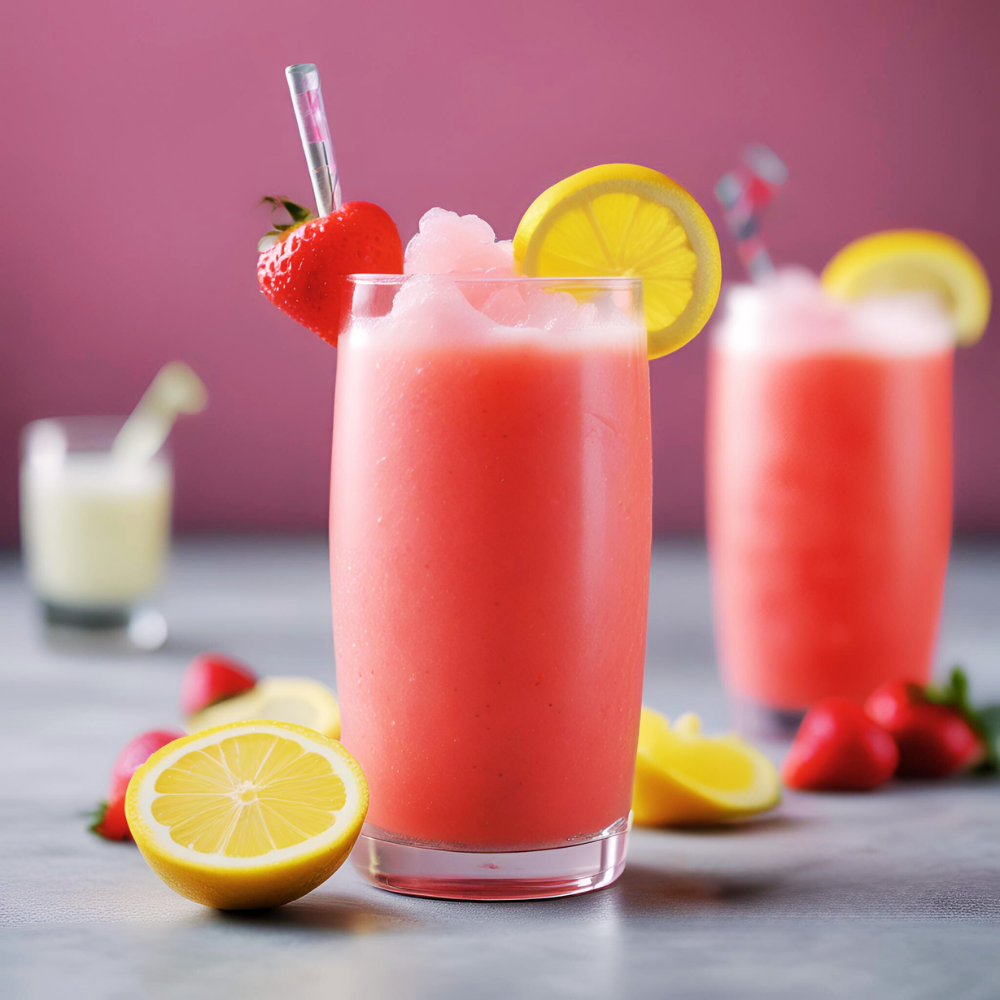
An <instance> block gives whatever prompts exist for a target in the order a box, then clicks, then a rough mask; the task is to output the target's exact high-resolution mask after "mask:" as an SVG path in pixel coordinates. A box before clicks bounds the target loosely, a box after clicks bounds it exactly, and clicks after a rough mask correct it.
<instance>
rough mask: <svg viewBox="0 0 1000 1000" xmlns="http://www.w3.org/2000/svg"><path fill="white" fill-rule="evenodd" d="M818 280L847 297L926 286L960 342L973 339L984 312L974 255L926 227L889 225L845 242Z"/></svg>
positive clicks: (986, 292) (986, 305) (984, 290)
mask: <svg viewBox="0 0 1000 1000" xmlns="http://www.w3.org/2000/svg"><path fill="white" fill-rule="evenodd" d="M822 282H823V287H824V288H825V289H826V290H827V291H828V292H829V293H830V294H831V295H833V296H834V297H836V298H839V299H845V300H847V301H855V300H858V299H866V298H870V297H872V296H877V295H894V294H899V293H901V292H915V291H916V292H932V293H934V294H935V295H937V296H938V298H939V299H940V300H941V303H942V304H943V306H944V307H945V309H946V310H947V312H948V314H949V315H950V316H951V317H952V320H953V321H954V324H955V332H956V337H957V340H958V342H959V343H960V344H963V345H966V346H967V345H969V344H974V343H975V342H976V341H977V340H979V338H980V337H981V336H982V335H983V331H984V330H985V329H986V323H987V321H988V320H989V318H990V299H991V296H990V283H989V279H988V278H987V277H986V271H985V270H983V265H982V264H981V263H980V262H979V259H978V258H977V257H976V255H975V254H974V253H973V252H972V251H971V250H970V249H969V248H968V247H967V246H966V245H965V244H964V243H961V242H959V241H958V240H956V239H954V238H953V237H951V236H945V234H944V233H935V232H931V231H930V230H927V229H892V230H888V231H886V232H882V233H874V234H872V235H871V236H864V237H862V238H861V239H859V240H855V241H854V242H853V243H848V245H847V246H846V247H844V249H843V250H841V251H840V252H839V253H838V254H837V255H836V256H835V257H834V258H833V260H831V261H830V263H829V264H827V265H826V267H825V268H824V269H823V275H822Z"/></svg>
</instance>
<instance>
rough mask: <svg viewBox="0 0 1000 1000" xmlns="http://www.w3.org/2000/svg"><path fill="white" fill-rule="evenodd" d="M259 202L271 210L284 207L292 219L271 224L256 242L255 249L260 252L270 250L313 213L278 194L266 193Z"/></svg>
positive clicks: (311, 216)
mask: <svg viewBox="0 0 1000 1000" xmlns="http://www.w3.org/2000/svg"><path fill="white" fill-rule="evenodd" d="M260 203H261V204H262V205H270V206H271V211H272V212H277V211H280V210H281V209H284V210H285V211H286V212H287V213H288V216H289V218H290V219H291V220H292V221H291V222H275V223H272V224H271V228H270V229H269V230H268V231H267V232H266V233H265V234H264V235H263V236H262V237H261V238H260V240H259V241H258V243H257V250H258V251H259V252H260V253H264V252H265V251H266V250H270V249H271V247H273V246H275V245H276V244H277V243H280V242H281V240H283V239H284V238H285V237H286V236H287V235H288V234H289V233H290V232H291V231H292V230H293V229H298V227H299V226H301V225H303V224H304V223H306V222H309V220H310V219H312V218H313V214H312V212H311V211H309V209H308V208H306V207H305V206H304V205H300V204H298V202H294V201H292V200H291V199H290V198H282V197H280V196H279V197H277V198H275V197H272V196H271V195H267V196H265V197H264V198H261V200H260Z"/></svg>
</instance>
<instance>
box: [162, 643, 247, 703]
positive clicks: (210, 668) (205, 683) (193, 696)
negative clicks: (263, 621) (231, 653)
mask: <svg viewBox="0 0 1000 1000" xmlns="http://www.w3.org/2000/svg"><path fill="white" fill-rule="evenodd" d="M256 683H257V675H256V674H255V673H254V672H253V671H252V670H251V669H250V668H249V667H248V666H245V665H244V664H242V663H240V662H239V661H238V660H233V659H231V658H230V657H228V656H223V655H222V654H221V653H200V654H199V655H198V656H196V657H195V658H194V659H193V660H192V661H191V662H190V663H189V664H188V666H187V669H186V670H185V671H184V676H183V678H181V711H182V712H183V713H184V714H185V715H194V713H195V712H200V711H201V710H202V709H203V708H208V706H209V705H214V704H215V703H216V702H218V701H222V700H223V699H224V698H232V697H233V695H237V694H242V693H243V692H244V691H249V690H250V688H252V687H253V686H254V685H255V684H256Z"/></svg>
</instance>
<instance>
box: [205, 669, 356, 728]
mask: <svg viewBox="0 0 1000 1000" xmlns="http://www.w3.org/2000/svg"><path fill="white" fill-rule="evenodd" d="M248 719H277V720H278V721H279V722H292V723H294V724H295V725H297V726H306V727H307V728H308V729H315V730H316V732H318V733H322V734H323V735H324V736H328V737H330V739H331V740H337V739H340V706H339V705H338V704H337V698H336V696H335V695H334V693H333V692H332V691H331V690H330V689H329V688H328V687H327V686H326V685H325V684H321V683H320V682H319V681H314V680H310V679H309V678H308V677H265V678H264V679H263V680H260V681H258V682H257V683H256V684H255V685H254V686H253V687H252V688H251V689H250V690H249V691H246V692H244V693H243V694H238V695H236V696H235V697H234V698H226V699H225V700H224V701H220V702H217V703H216V704H214V705H209V706H208V708H203V709H202V710H201V711H200V712H195V714H194V715H192V716H191V717H190V718H189V719H188V725H187V728H188V730H189V731H191V732H197V731H198V730H201V729H208V728H209V727H211V726H221V725H223V724H224V723H226V722H245V721H247V720H248Z"/></svg>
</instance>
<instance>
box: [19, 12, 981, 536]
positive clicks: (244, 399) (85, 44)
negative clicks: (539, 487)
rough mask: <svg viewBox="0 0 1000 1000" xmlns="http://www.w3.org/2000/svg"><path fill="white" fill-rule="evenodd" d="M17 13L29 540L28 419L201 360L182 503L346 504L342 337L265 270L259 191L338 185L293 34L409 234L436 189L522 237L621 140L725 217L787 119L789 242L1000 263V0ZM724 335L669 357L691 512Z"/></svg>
mask: <svg viewBox="0 0 1000 1000" xmlns="http://www.w3.org/2000/svg"><path fill="white" fill-rule="evenodd" d="M2 16H3V23H2V24H0V46H2V49H3V51H2V52H0V92H2V93H3V94H4V95H5V97H4V101H3V107H2V110H0V116H2V119H0V129H2V131H0V134H2V136H3V144H4V150H3V157H2V163H0V171H2V177H0V181H2V189H3V192H4V197H5V200H4V212H3V216H4V231H3V238H2V240H0V255H2V261H0V265H2V270H0V273H2V275H3V281H2V286H0V296H2V308H0V317H2V319H0V323H2V327H3V351H4V355H3V362H4V363H3V365H2V366H0V482H2V484H3V488H2V490H0V538H2V539H4V540H7V541H10V540H13V539H14V538H15V537H16V530H15V510H16V506H15V484H16V477H15V468H16V448H17V445H16V439H17V430H18V428H19V427H20V426H21V425H22V424H23V423H24V422H25V421H27V420H29V419H31V418H33V417H38V416H43V415H50V414H64V413H77V412H79V413H85V412H115V411H124V410H126V409H127V408H128V407H129V406H130V405H131V404H132V402H133V401H134V399H135V398H136V397H137V396H138V395H139V393H140V392H141V390H142V389H143V387H144V385H145V383H146V381H147V380H148V379H149V378H150V377H151V376H152V374H153V373H154V372H155V370H156V368H157V367H158V365H159V364H160V363H161V362H162V361H165V360H167V359H170V358H174V357H181V358H185V359H187V360H188V361H189V362H190V363H191V364H192V365H194V366H195V368H196V369H197V370H198V371H199V372H201V373H202V375H203V377H204V378H205V380H206V381H207V382H208V384H209V388H210V391H211V394H212V402H211V407H210V409H209V410H208V411H207V412H206V413H205V414H204V415H203V416H201V417H199V418H197V419H196V420H191V421H190V422H189V423H188V424H187V425H186V426H183V427H181V428H180V429H179V431H178V433H177V436H176V454H177V459H178V466H179V490H178V494H179V495H178V501H179V503H178V515H179V521H180V524H181V526H182V527H188V528H202V529H220V528H223V529H252V528H260V529H316V528H321V527H322V525H323V523H324V520H325V506H326V493H327V481H326V480H327V468H328V461H329V454H328V449H329V430H330V416H331V398H332V389H333V375H334V366H335V362H336V355H335V352H334V351H332V350H329V349H327V348H326V347H324V345H322V344H321V343H320V342H319V341H318V340H317V339H315V338H314V337H313V336H312V335H311V334H307V333H305V332H303V331H301V330H299V329H298V328H296V327H294V326H293V325H292V323H291V322H290V321H288V320H286V319H285V318H284V317H283V316H281V315H280V314H279V313H278V312H276V311H275V310H273V309H272V308H271V307H270V306H269V305H268V304H267V303H266V302H265V301H264V299H263V298H262V297H261V296H260V295H259V294H258V292H257V287H256V282H255V277H254V264H255V259H256V253H255V249H254V247H255V242H256V239H257V237H258V236H259V235H260V234H261V233H262V232H263V230H264V229H265V227H266V222H267V220H266V217H265V213H264V211H263V210H258V209H256V208H255V204H256V202H257V201H258V199H259V198H260V196H261V195H263V194H266V193H279V192H280V193H285V194H289V195H291V196H298V197H300V198H302V199H304V198H306V197H307V195H308V191H309V188H308V181H307V178H306V175H305V171H304V168H303V161H302V154H301V151H300V148H299V145H298V139H297V137H296V133H295V126H294V121H293V118H292V114H291V109H290V104H289V98H288V93H287V90H286V88H285V82H284V78H283V75H282V69H283V67H284V66H285V64H286V63H291V62H296V61H304V60H311V61H315V62H317V63H318V64H319V66H320V68H321V70H322V72H323V79H324V84H325V91H326V103H327V109H328V112H329V116H330V119H331V124H332V127H333V134H334V142H335V145H336V150H337V155H338V159H339V161H340V166H341V173H342V177H343V182H344V189H345V193H346V196H347V197H348V198H349V199H358V198H360V199H369V200H373V201H378V202H379V203H381V204H382V205H383V206H384V207H385V208H386V209H388V211H389V212H390V213H391V214H392V215H393V216H394V217H395V219H396V221H397V223H398V225H399V228H400V231H401V232H402V234H403V237H404V240H405V239H406V238H407V237H408V236H409V235H410V234H411V233H412V231H413V230H414V228H415V226H416V222H417V219H418V218H419V216H420V214H421V212H422V211H423V210H424V209H425V208H427V207H429V206H431V205H444V206H445V207H448V208H452V209H455V210H457V211H459V212H472V211H475V212H477V213H479V214H481V215H483V216H484V217H485V218H487V219H488V220H489V221H490V222H491V223H493V225H494V226H495V228H496V229H497V230H498V231H499V232H500V233H501V234H503V235H504V236H510V235H511V234H512V232H513V229H514V228H515V226H516V224H517V220H518V219H519V217H520V214H521V212H522V211H523V210H524V208H525V207H526V206H527V204H528V203H529V202H530V200H531V199H532V198H533V197H534V195H535V194H537V193H538V192H539V191H541V190H542V188H544V187H545V186H547V185H548V184H550V183H552V182H553V181H555V180H557V179H559V178H561V177H563V176H564V175H566V174H568V173H570V172H572V171H574V170H577V169H580V168H582V167H585V166H590V165H592V164H595V163H600V162H603V161H608V160H631V161H636V162H639V163H644V164H648V165H650V166H655V167H658V168H661V169H663V170H665V171H666V172H667V173H670V174H671V175H673V176H674V177H676V178H677V179H678V180H680V181H681V182H682V183H684V184H686V185H687V186H688V187H690V188H691V190H692V191H693V192H694V193H695V195H696V196H698V197H699V198H700V199H701V200H702V202H703V203H704V204H705V206H706V208H707V209H708V211H709V213H710V214H711V215H712V216H713V218H714V219H715V220H716V223H717V225H720V224H721V220H720V218H719V214H718V211H717V209H716V207H715V205H714V203H713V200H712V194H711V192H712V185H713V182H714V181H715V179H716V178H717V177H718V176H719V174H721V173H722V172H723V171H724V170H726V169H727V168H728V167H729V166H730V165H731V163H732V161H733V159H734V156H735V153H736V150H737V149H738V148H739V147H740V146H741V145H742V144H744V143H746V142H748V141H751V140H757V139H760V140H764V141H766V142H768V143H769V144H771V145H772V146H773V147H774V148H775V149H776V150H777V151H778V152H779V153H780V154H781V155H782V156H783V157H784V158H785V160H786V161H787V163H788V165H789V168H790V171H791V182H790V183H789V185H788V186H787V187H786V189H785V191H784V193H783V194H782V196H781V200H780V202H779V203H778V204H777V205H776V206H775V208H774V210H773V211H772V213H771V216H770V217H769V219H768V221H767V235H768V237H769V240H770V243H771V245H772V247H773V250H774V254H775V256H776V257H777V258H778V259H779V260H783V261H802V262H804V263H806V264H809V265H812V266H813V267H819V266H821V265H822V264H823V263H824V262H825V260H826V259H827V258H828V256H829V255H830V254H831V253H832V252H833V251H834V250H836V249H837V248H838V247H839V246H840V245H841V244H843V243H845V242H846V241H848V240H849V239H851V238H853V237H855V236H857V235H860V234H862V233H864V232H868V231H871V230H874V229H878V228H883V227H894V226H913V225H919V226H928V227H932V228H940V229H943V230H946V231H948V232H950V233H954V234H955V235H957V236H959V237H961V238H962V239H964V240H966V241H967V242H968V243H969V244H970V245H971V246H972V247H974V248H975V250H976V251H977V252H978V253H979V254H980V255H981V256H982V258H983V260H984V262H985V263H986V266H987V269H988V270H989V271H990V272H991V273H992V275H993V276H994V278H996V277H997V276H1000V225H998V221H1000V220H998V217H997V207H998V199H997V190H998V183H997V180H996V178H997V175H998V171H1000V133H998V130H997V125H996V108H997V98H998V96H1000V88H998V81H1000V74H998V70H997V65H998V60H997V57H996V52H997V44H998V42H1000V4H997V3H995V2H993V0H978V2H977V0H921V2H914V0H878V2H874V0H864V2H855V0H839V2H836V3H831V2H829V0H824V2H810V0H789V2H768V0H755V2H749V0H746V2H743V0H728V2H726V0H699V2H697V3H680V2H668V0H648V2H646V0H614V2H612V0H605V2H603V3H595V2H576V3H567V2H546V0H532V2H526V0H520V2H517V0H508V2H506V3H454V2H445V0H423V2H420V3H413V2H405V0H396V2H386V3H378V2H363V0H355V2H352V3H337V2H333V0H285V2H283V3H275V2H273V0H269V2H265V0H170V2H169V3H150V2H139V3H137V2H132V0H121V2H109V0H89V2H87V3H72V2H69V0H65V2H62V3H54V2H51V0H33V2H31V3H28V2H25V0H22V2H20V3H11V4H8V5H7V6H6V8H5V13H4V14H3V15H2ZM724 263H725V266H726V272H727V274H728V276H729V277H730V278H733V277H735V276H737V275H738V270H737V265H736V262H735V260H734V258H733V256H732V255H731V254H729V253H728V248H727V255H726V258H725V261H724ZM994 327H996V324H994ZM705 346H706V343H705V338H700V339H699V340H698V341H696V342H695V343H694V344H693V345H692V346H690V347H688V348H686V349H685V350H683V351H682V352H680V353H679V354H677V355H674V356H673V357H671V358H670V359H668V360H666V361H661V362H658V363H657V364H655V365H653V366H652V382H653V410H654V422H655V459H656V517H657V525H658V526H659V528H660V529H661V530H685V531H687V530H697V529H699V528H700V527H701V525H702V510H701V508H702V459H701V449H702V444H703V432H702V411H703V406H704V367H705ZM998 378H1000V329H996V328H994V329H993V330H992V331H991V332H990V333H988V334H987V337H986V340H985V341H984V342H983V344H981V345H980V346H979V347H977V348H976V349H975V350H974V351H968V352H962V354H961V356H960V357H959V359H958V364H957V375H956V382H957V386H956V388H957V392H956V406H957V412H956V417H957V517H958V523H959V526H960V527H962V528H966V529H984V528H992V529H996V528H1000V463H998V461H997V457H996V456H997V439H998V433H1000V420H998V415H1000V403H998V399H1000V393H998V390H997V383H998Z"/></svg>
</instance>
